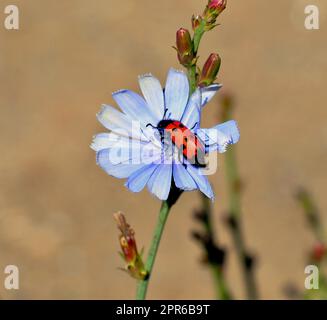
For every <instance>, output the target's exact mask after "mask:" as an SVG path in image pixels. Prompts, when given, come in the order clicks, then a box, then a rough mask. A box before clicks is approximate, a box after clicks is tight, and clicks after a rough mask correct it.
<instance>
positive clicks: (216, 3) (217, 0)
mask: <svg viewBox="0 0 327 320" xmlns="http://www.w3.org/2000/svg"><path fill="white" fill-rule="evenodd" d="M226 4H227V0H209V3H208V8H209V9H213V10H216V12H217V14H220V13H221V12H223V11H224V10H225V9H226Z"/></svg>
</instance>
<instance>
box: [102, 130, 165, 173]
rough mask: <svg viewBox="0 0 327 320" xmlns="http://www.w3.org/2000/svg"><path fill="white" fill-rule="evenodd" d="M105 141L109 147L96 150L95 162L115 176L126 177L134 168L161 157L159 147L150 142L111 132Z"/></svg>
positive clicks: (136, 168)
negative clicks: (108, 138)
mask: <svg viewBox="0 0 327 320" xmlns="http://www.w3.org/2000/svg"><path fill="white" fill-rule="evenodd" d="M106 143H107V144H108V145H109V146H110V147H109V148H106V149H100V150H99V151H97V164H98V165H99V166H100V167H101V168H102V169H104V170H105V171H106V172H107V173H108V174H109V175H112V176H114V177H117V178H127V177H129V176H130V175H131V174H132V173H134V172H135V171H136V170H138V169H140V168H142V167H144V166H147V165H149V164H151V163H153V162H155V161H157V160H158V159H160V158H161V153H162V152H161V149H158V148H157V147H156V146H155V145H153V144H152V143H151V142H149V143H145V142H140V141H136V140H132V139H128V138H125V137H122V136H119V135H116V134H113V133H112V134H110V142H109V141H108V142H106ZM128 167H130V168H128Z"/></svg>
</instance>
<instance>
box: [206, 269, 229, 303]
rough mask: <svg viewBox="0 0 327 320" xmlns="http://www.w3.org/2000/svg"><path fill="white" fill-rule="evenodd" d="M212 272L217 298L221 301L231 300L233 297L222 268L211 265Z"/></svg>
mask: <svg viewBox="0 0 327 320" xmlns="http://www.w3.org/2000/svg"><path fill="white" fill-rule="evenodd" d="M211 270H212V274H213V277H214V279H215V283H216V285H215V288H216V295H217V298H218V299H220V300H230V299H231V295H230V293H229V291H228V288H227V286H226V283H225V278H224V273H223V270H222V268H221V267H220V266H217V265H211Z"/></svg>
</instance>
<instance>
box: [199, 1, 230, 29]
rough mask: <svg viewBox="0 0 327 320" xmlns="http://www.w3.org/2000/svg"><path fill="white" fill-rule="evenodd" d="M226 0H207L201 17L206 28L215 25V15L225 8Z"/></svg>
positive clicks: (211, 27)
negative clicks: (204, 21)
mask: <svg viewBox="0 0 327 320" xmlns="http://www.w3.org/2000/svg"><path fill="white" fill-rule="evenodd" d="M226 4H227V0H209V2H208V4H207V6H206V8H205V10H204V12H203V17H204V19H205V20H206V30H211V29H213V28H214V27H215V26H216V20H217V17H218V16H219V15H220V14H221V13H222V12H223V11H224V10H225V9H226Z"/></svg>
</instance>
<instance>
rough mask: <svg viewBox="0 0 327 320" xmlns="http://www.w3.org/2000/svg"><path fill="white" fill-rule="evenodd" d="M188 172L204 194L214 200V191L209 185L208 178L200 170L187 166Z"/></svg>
mask: <svg viewBox="0 0 327 320" xmlns="http://www.w3.org/2000/svg"><path fill="white" fill-rule="evenodd" d="M187 171H188V173H189V174H190V175H191V177H192V178H193V179H194V181H195V183H196V184H197V186H198V188H199V190H200V191H201V192H202V193H204V194H205V195H206V196H207V197H208V198H210V199H212V200H213V199H214V193H213V191H212V188H211V185H210V183H209V180H208V178H207V177H206V176H205V175H203V174H202V172H201V169H200V168H196V167H194V166H192V165H188V166H187Z"/></svg>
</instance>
